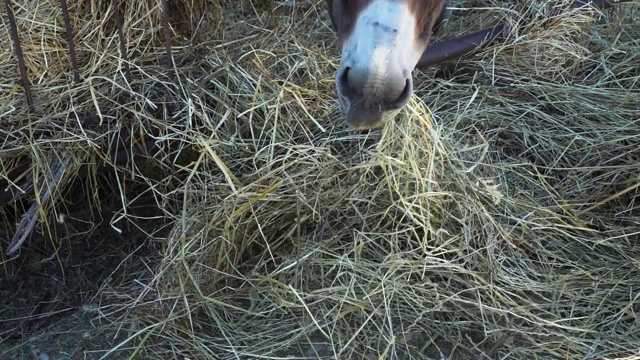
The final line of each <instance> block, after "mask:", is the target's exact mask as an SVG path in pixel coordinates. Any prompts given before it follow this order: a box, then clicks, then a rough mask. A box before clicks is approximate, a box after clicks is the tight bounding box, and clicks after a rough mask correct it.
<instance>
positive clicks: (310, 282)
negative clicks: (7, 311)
mask: <svg viewBox="0 0 640 360" xmlns="http://www.w3.org/2000/svg"><path fill="white" fill-rule="evenodd" d="M466 3H468V4H469V5H472V3H477V2H474V1H468V2H466ZM131 4H133V3H130V2H121V5H122V6H121V8H122V11H121V13H122V17H123V24H124V27H123V28H124V29H126V34H125V37H126V39H127V40H128V42H129V43H130V44H131V45H130V54H129V55H130V59H131V64H130V69H131V70H130V71H131V74H132V78H131V79H128V78H127V75H126V72H125V71H124V70H123V69H124V65H123V62H122V61H121V57H120V56H118V45H117V43H118V41H117V35H116V34H115V31H113V26H114V25H113V24H112V23H111V22H110V21H111V20H109V19H111V18H112V17H111V16H108V13H109V11H111V10H110V8H109V7H108V6H106V5H104V4H102V3H93V2H89V1H78V2H76V3H73V5H71V4H70V13H71V14H75V15H74V16H76V18H75V19H74V24H73V26H74V29H75V31H76V32H77V34H76V38H77V39H82V40H79V41H78V43H77V45H76V46H77V51H78V54H79V56H78V58H79V64H80V65H79V68H80V69H82V77H83V79H85V80H84V81H83V82H82V83H80V84H75V85H72V84H71V81H70V78H69V74H70V73H71V72H72V69H71V68H70V67H69V65H68V61H67V60H66V55H65V54H64V49H65V48H66V44H64V37H63V36H61V34H60V31H61V30H60V29H61V28H62V27H63V26H62V25H61V23H59V22H56V20H54V19H58V17H59V15H58V12H57V11H58V10H54V9H58V8H59V5H58V4H57V3H56V2H53V1H50V2H48V1H40V2H25V5H24V6H23V7H20V8H19V9H16V17H17V19H19V23H20V24H21V25H20V26H21V27H22V29H28V31H27V32H25V33H26V34H28V35H29V37H28V38H26V39H23V41H24V42H25V43H24V44H23V46H24V48H25V54H26V56H27V58H28V60H27V63H28V64H30V65H29V69H30V72H31V76H32V77H31V78H32V79H38V80H37V81H36V80H33V81H34V86H33V93H34V97H35V99H36V103H37V106H36V108H37V111H36V114H37V115H33V114H29V113H27V111H26V109H25V108H26V107H25V106H24V96H23V94H22V92H21V91H19V90H18V89H17V88H16V87H15V86H14V85H11V86H10V87H5V88H4V89H3V92H2V96H3V98H2V99H1V100H2V101H1V102H0V104H1V105H0V106H2V107H1V108H0V113H1V114H3V121H2V123H1V124H0V126H2V132H3V133H2V136H3V147H2V149H1V156H0V159H1V161H2V167H3V169H7V170H8V169H12V168H13V167H14V166H15V164H14V162H15V160H14V159H16V156H26V157H28V158H29V159H30V161H31V162H30V164H31V165H30V170H31V171H30V172H29V173H30V174H46V173H48V172H49V171H50V169H49V168H50V163H51V161H50V160H47V159H50V158H51V157H52V154H60V153H65V154H70V156H71V159H72V160H70V162H69V165H68V166H67V174H75V173H76V172H77V171H79V169H84V170H83V171H85V172H86V173H87V174H88V179H89V180H87V181H86V183H85V186H86V192H85V194H86V195H85V196H86V199H85V201H87V202H88V203H89V206H91V207H93V208H95V207H98V206H99V203H100V199H99V198H98V196H97V195H93V194H96V191H97V190H96V186H97V185H96V184H97V183H99V178H100V176H99V175H98V170H99V168H100V166H98V165H97V164H98V162H99V161H102V163H103V165H101V166H102V167H105V165H104V164H106V167H107V168H109V169H115V170H116V172H115V174H117V176H116V180H112V181H113V183H112V185H114V187H115V188H116V189H117V191H116V192H115V193H116V194H118V197H119V198H118V199H116V201H115V202H116V203H119V204H121V207H120V209H119V210H118V211H117V212H116V213H115V214H114V215H113V219H112V220H111V223H112V225H113V227H115V228H119V227H121V226H122V225H121V224H123V223H126V222H127V221H132V218H133V217H134V215H132V214H131V212H130V211H129V205H130V203H132V202H133V201H134V200H135V199H136V198H138V197H140V196H143V195H148V196H150V197H152V198H153V199H155V201H156V202H157V205H158V207H159V208H162V209H163V216H164V217H165V218H166V219H167V220H168V221H170V224H171V225H172V227H171V230H170V232H169V233H168V234H167V235H166V236H163V237H162V238H161V240H159V241H161V245H162V246H161V247H160V248H159V249H158V251H157V252H156V253H153V254H152V255H149V256H147V257H146V258H145V259H143V260H139V261H138V262H137V263H131V262H128V265H127V266H128V272H127V274H126V276H122V277H118V280H114V279H110V280H109V281H106V282H104V283H103V284H102V285H101V289H100V291H99V292H98V293H97V294H96V295H95V296H94V297H93V298H92V299H91V301H90V302H91V308H92V309H94V310H95V311H96V312H95V314H96V315H95V320H96V323H97V322H98V321H99V322H100V323H101V324H106V325H107V326H109V327H111V328H115V329H119V331H120V332H122V333H124V340H122V341H121V342H120V343H118V344H116V345H115V346H113V347H112V348H111V349H110V350H108V351H107V352H106V353H105V355H104V357H105V358H106V357H109V356H123V357H124V356H131V357H141V358H190V359H232V358H234V359H237V358H243V359H244V358H286V357H288V356H290V357H294V358H340V359H343V358H350V359H351V358H354V359H356V358H357V359H370V358H380V359H410V358H416V359H453V358H472V359H482V358H486V357H488V358H513V359H538V358H542V359H551V358H553V359H555V358H558V359H560V358H567V359H568V358H570V359H634V358H640V352H639V351H640V350H639V349H640V319H639V318H638V316H639V315H638V314H639V313H640V286H639V282H638V279H639V278H640V263H639V261H638V259H640V247H639V243H638V236H639V235H640V221H639V220H638V219H640V214H639V209H640V208H639V207H638V204H637V200H638V194H639V189H640V185H639V184H640V178H639V177H638V173H640V146H639V145H640V85H639V84H640V42H639V41H638V39H640V27H639V26H638V23H639V20H638V18H639V17H640V9H639V8H638V4H623V5H618V6H617V7H616V8H614V9H613V10H610V11H607V12H606V13H596V12H590V13H586V12H585V11H584V10H581V11H571V12H567V13H563V14H560V15H557V16H555V17H554V18H553V19H552V20H550V21H546V22H544V21H534V22H532V23H530V25H527V26H524V25H523V26H521V27H517V28H516V29H514V31H513V32H512V34H511V35H510V38H509V40H508V41H507V42H506V43H505V44H502V45H496V46H492V47H489V48H487V49H485V50H483V51H482V52H481V53H479V54H477V55H474V56H467V57H465V58H463V59H459V60H456V61H450V62H447V63H444V64H441V65H440V66H438V67H436V68H434V69H433V70H428V71H424V72H417V73H416V74H415V84H416V96H414V98H413V99H412V101H411V103H410V104H409V106H407V108H406V109H405V110H404V111H403V112H402V114H401V115H400V116H399V118H398V120H397V122H396V123H394V124H391V125H390V126H388V127H387V128H385V129H384V130H382V131H381V132H379V133H369V134H362V133H359V132H354V131H351V130H350V129H348V128H347V127H346V126H345V125H343V124H342V123H340V122H339V121H338V120H337V105H336V102H335V100H334V91H333V74H334V71H335V69H336V68H337V65H338V59H337V57H336V55H337V51H336V49H335V47H334V42H335V41H334V37H333V34H332V32H331V29H330V28H329V27H328V20H327V17H326V14H325V12H324V5H323V2H322V1H314V2H313V3H312V4H310V5H311V6H308V7H304V6H300V7H294V8H290V7H287V6H271V7H269V6H264V3H262V4H261V5H262V7H260V6H258V5H257V4H258V3H254V2H251V1H245V2H237V3H236V2H228V3H226V4H221V3H214V2H194V1H190V2H173V3H172V4H171V6H172V9H174V10H175V12H174V13H173V14H174V15H173V17H172V24H182V25H174V27H175V29H174V30H175V32H174V37H173V39H172V40H173V41H174V47H173V51H174V54H175V62H176V66H175V71H176V74H175V76H176V79H177V81H175V82H174V81H173V80H172V78H171V76H172V75H171V71H168V70H167V68H166V67H164V64H165V63H164V61H165V52H164V50H165V48H164V38H163V32H162V31H163V30H162V25H161V19H162V8H161V6H160V5H159V2H156V1H145V2H141V3H139V5H136V6H134V5H131ZM491 4H492V7H487V8H484V9H483V10H482V11H480V10H479V9H476V10H473V11H471V10H466V9H467V8H466V7H463V6H462V5H464V4H461V5H460V9H459V10H457V11H454V15H457V16H455V17H454V18H453V19H452V20H451V22H450V24H449V28H448V31H445V34H446V35H447V36H451V35H452V34H453V35H457V34H463V33H467V32H469V31H472V30H475V29H479V28H480V27H484V26H490V25H493V24H494V23H495V18H496V17H497V18H500V20H501V21H506V22H512V23H513V22H514V21H517V20H519V19H515V20H514V14H517V16H518V17H526V16H535V15H537V14H538V13H539V12H540V11H541V10H540V9H541V7H540V4H538V3H535V2H534V1H532V0H521V1H518V2H504V3H502V2H499V1H493V2H491ZM271 5H274V4H271ZM475 5H476V7H477V6H478V4H475ZM485 6H486V4H485ZM0 9H1V8H0ZM177 9H186V10H184V11H178V10H177ZM192 9H208V10H207V11H204V12H202V13H200V12H199V11H194V10H192ZM2 10H4V9H2ZM471 13H472V14H473V15H467V14H471ZM38 16H42V18H38ZM201 16H202V18H201ZM3 21H5V20H3ZM3 26H4V27H7V26H8V25H7V24H6V23H3ZM176 34H179V35H176ZM0 41H4V43H0V51H2V56H0V59H2V60H0V61H2V63H0V72H1V73H2V75H3V76H4V77H5V78H7V79H12V83H13V84H15V83H19V80H18V79H19V77H18V74H17V71H16V69H17V67H16V66H17V65H16V62H15V57H14V56H13V54H12V52H11V50H10V49H11V47H10V46H9V45H8V41H9V40H8V39H3V40H0ZM35 49H37V50H38V51H35ZM5 86H6V85H5ZM166 104H168V105H166ZM72 110H75V111H76V112H77V113H92V112H96V113H98V114H100V116H98V118H99V121H98V120H96V121H95V123H91V124H89V125H87V124H86V123H85V124H80V122H79V121H77V119H75V118H74V117H73V113H72ZM81 125H82V126H81ZM123 132H124V133H126V134H130V136H129V137H128V138H127V139H128V140H125V141H124V142H131V143H134V142H140V141H144V139H146V138H148V137H153V138H155V139H158V140H159V141H158V149H157V152H156V153H153V154H152V156H147V157H144V158H143V159H144V160H136V161H134V160H133V159H129V161H127V162H126V163H124V164H122V163H116V161H114V159H113V158H112V155H111V153H112V152H111V149H112V148H113V147H114V146H115V145H117V144H118V143H119V142H122V141H121V140H119V139H118V138H117V136H118V135H119V134H121V133H123ZM34 133H37V134H40V135H39V136H35V135H33V134H34ZM141 134H142V135H141ZM140 139H142V140H140ZM86 164H90V165H89V166H88V168H87V167H86ZM83 166H84V167H83ZM5 172H6V171H5ZM34 178H35V176H34ZM73 181H74V180H73V176H72V175H67V177H66V178H65V180H64V181H62V184H71V183H72V182H73ZM61 189H65V186H62V185H61ZM12 191H16V190H15V189H13V190H12ZM64 195H65V194H64V193H56V194H55V195H54V196H53V199H54V200H52V202H51V203H50V204H49V205H47V206H46V207H45V208H44V209H43V210H42V212H44V213H45V214H47V216H43V220H44V222H45V223H46V222H47V221H52V219H55V218H56V214H57V213H58V212H64V210H63V208H64V206H65V205H64V203H63V202H62V199H63V198H64ZM3 211H5V213H4V214H3V216H4V218H5V219H9V218H11V216H10V215H7V212H8V211H9V210H3ZM12 211H15V212H18V210H12ZM5 222H8V220H7V221H5ZM12 225H13V224H12ZM152 230H153V229H148V231H149V233H152V232H153V231H152ZM149 242H152V240H151V238H150V239H149ZM3 245H4V242H3ZM4 261H5V262H6V261H8V260H4ZM122 329H127V330H122Z"/></svg>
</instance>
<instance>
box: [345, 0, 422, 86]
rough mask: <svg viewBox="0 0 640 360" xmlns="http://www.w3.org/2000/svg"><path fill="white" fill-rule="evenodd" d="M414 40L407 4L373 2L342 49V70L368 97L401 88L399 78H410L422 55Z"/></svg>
mask: <svg viewBox="0 0 640 360" xmlns="http://www.w3.org/2000/svg"><path fill="white" fill-rule="evenodd" d="M415 38H416V18H415V16H414V15H413V14H411V12H410V11H409V5H408V2H406V1H398V0H395V1H394V0H373V1H372V2H371V3H370V4H369V5H368V6H367V7H366V8H365V9H364V10H363V11H362V12H361V13H360V16H359V18H358V21H357V22H356V24H355V27H354V29H353V32H352V34H351V36H349V38H348V39H347V40H346V41H345V43H344V45H343V47H342V64H341V67H343V68H345V67H349V68H350V73H352V74H353V75H352V76H353V78H354V79H356V80H357V81H356V82H357V85H361V86H362V91H363V92H365V93H366V94H367V95H373V96H375V95H377V94H378V93H380V92H382V91H388V90H389V89H388V87H389V86H393V87H394V89H395V88H397V87H398V86H403V84H404V83H403V82H401V78H406V77H407V76H410V72H411V70H412V69H413V68H414V67H415V65H416V64H417V62H418V60H419V59H420V56H421V55H422V54H421V53H419V51H416V49H417V47H416V46H415V44H414V43H415ZM350 77H351V76H350ZM350 80H351V79H350ZM400 89H401V88H400Z"/></svg>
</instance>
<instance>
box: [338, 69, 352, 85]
mask: <svg viewBox="0 0 640 360" xmlns="http://www.w3.org/2000/svg"><path fill="white" fill-rule="evenodd" d="M349 70H351V68H350V67H346V68H345V69H344V71H343V72H342V74H341V75H340V78H339V79H338V81H339V82H340V86H341V87H342V88H343V89H345V90H347V89H348V88H349Z"/></svg>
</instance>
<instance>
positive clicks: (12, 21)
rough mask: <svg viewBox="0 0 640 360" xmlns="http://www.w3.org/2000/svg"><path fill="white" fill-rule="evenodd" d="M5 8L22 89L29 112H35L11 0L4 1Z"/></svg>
mask: <svg viewBox="0 0 640 360" xmlns="http://www.w3.org/2000/svg"><path fill="white" fill-rule="evenodd" d="M4 7H5V8H6V9H7V16H8V17H9V31H10V33H11V38H12V39H13V46H14V47H15V51H16V57H17V58H18V68H19V69H20V77H21V78H22V87H23V88H24V94H25V96H26V97H27V105H28V106H29V111H31V112H33V97H32V96H31V83H30V82H29V77H28V76H27V67H26V66H25V64H24V55H23V53H22V46H21V45H20V37H19V36H18V25H17V24H16V18H15V15H14V14H13V8H12V5H11V0H4Z"/></svg>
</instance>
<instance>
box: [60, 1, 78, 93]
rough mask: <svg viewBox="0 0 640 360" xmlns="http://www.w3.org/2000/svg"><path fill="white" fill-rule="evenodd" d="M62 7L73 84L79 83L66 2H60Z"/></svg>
mask: <svg viewBox="0 0 640 360" xmlns="http://www.w3.org/2000/svg"><path fill="white" fill-rule="evenodd" d="M60 7H62V17H63V18H64V26H65V28H66V30H67V46H68V47H69V57H70V58H71V67H72V68H73V82H74V84H77V83H79V82H80V72H79V71H78V60H77V58H76V47H75V44H74V42H73V29H71V20H70V19H69V9H68V8H67V0H60Z"/></svg>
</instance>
